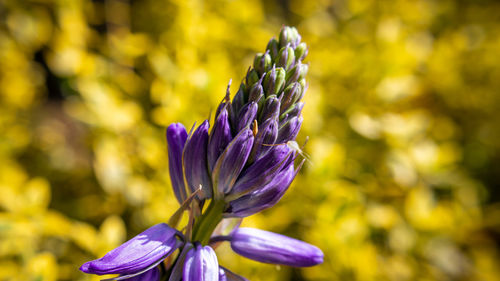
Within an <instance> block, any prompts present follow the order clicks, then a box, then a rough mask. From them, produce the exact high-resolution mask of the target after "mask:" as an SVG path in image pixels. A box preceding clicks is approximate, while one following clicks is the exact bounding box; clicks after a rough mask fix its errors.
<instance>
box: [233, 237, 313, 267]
mask: <svg viewBox="0 0 500 281" xmlns="http://www.w3.org/2000/svg"><path fill="white" fill-rule="evenodd" d="M231 248H232V249H233V251H235V252H236V253H238V254H240V255H242V256H244V257H246V258H249V259H253V260H256V261H260V262H265V263H273V264H283V265H289V266H298V267H305V266H313V265H317V264H320V263H322V262H323V252H322V251H321V250H320V249H319V248H318V247H316V246H313V245H311V244H308V243H306V242H303V241H300V240H297V239H293V238H290V237H287V236H284V235H281V234H277V233H273V232H269V231H264V230H260V229H255V228H239V229H237V230H236V231H235V232H234V233H233V235H232V240H231Z"/></svg>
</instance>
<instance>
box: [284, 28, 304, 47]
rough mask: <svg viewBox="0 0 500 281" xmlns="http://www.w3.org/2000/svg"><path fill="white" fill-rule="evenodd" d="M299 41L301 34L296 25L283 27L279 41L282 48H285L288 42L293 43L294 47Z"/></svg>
mask: <svg viewBox="0 0 500 281" xmlns="http://www.w3.org/2000/svg"><path fill="white" fill-rule="evenodd" d="M299 42H300V35H299V32H298V31H297V29H296V28H295V27H288V26H285V27H283V28H282V29H281V32H280V42H279V43H280V44H279V46H280V48H283V47H285V46H286V45H288V44H291V46H292V47H296V46H297V45H298V44H299Z"/></svg>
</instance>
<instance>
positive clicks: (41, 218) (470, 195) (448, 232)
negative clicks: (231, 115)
mask: <svg viewBox="0 0 500 281" xmlns="http://www.w3.org/2000/svg"><path fill="white" fill-rule="evenodd" d="M499 15H500V3H498V2H497V1H494V0H493V1H447V0H444V1H437V0H435V1H431V0H419V1H401V0H397V1H360V0H352V1H347V0H339V1H334V0H332V1H328V0H317V1H302V0H284V1H256V0H252V1H240V0H234V1H222V0H221V1H207V2H205V1H196V0H190V1H180V0H171V1H168V0H144V1H132V0H101V1H89V0H33V1H27V0H24V1H15V0H11V1H9V0H4V1H0V132H1V133H0V134H1V135H0V280H99V278H98V277H95V276H88V275H84V274H82V273H80V272H79V271H78V270H77V269H78V267H79V266H80V265H81V264H82V263H83V262H84V261H87V260H90V259H94V258H97V257H100V256H101V255H103V254H104V253H106V252H107V251H109V250H110V249H112V248H114V247H116V246H117V245H119V244H120V243H122V242H123V241H125V240H126V239H127V238H130V237H132V236H134V235H135V234H137V233H139V232H140V231H142V230H144V229H145V228H147V227H149V226H151V225H153V224H154V223H158V222H164V221H167V219H168V218H169V216H170V215H171V214H172V213H173V212H174V211H175V209H176V208H177V202H176V200H175V199H174V196H173V194H172V191H171V186H170V181H169V178H168V167H167V159H166V141H165V140H164V130H165V127H166V126H167V125H168V124H170V123H172V122H177V121H180V122H183V123H184V124H186V126H187V127H190V126H191V125H192V124H193V123H194V122H195V121H198V122H200V121H201V120H203V119H205V118H206V117H207V116H208V115H209V113H210V110H214V109H215V106H216V105H217V104H218V102H219V101H220V100H221V99H222V97H223V95H224V92H225V88H226V85H227V82H228V80H229V79H230V78H232V79H233V80H234V81H236V82H238V80H239V79H241V78H242V77H244V75H245V72H246V70H247V67H248V66H249V65H250V64H251V62H252V59H253V55H254V54H255V53H256V52H259V51H262V50H264V48H265V46H266V44H267V41H268V40H269V39H270V38H271V37H272V36H273V35H277V34H278V32H279V29H280V27H281V25H282V24H287V25H294V26H296V27H297V28H298V30H299V32H300V33H301V34H302V36H303V40H304V41H305V42H307V44H308V45H309V46H310V50H309V56H308V58H307V59H306V61H307V62H309V63H310V75H309V78H308V81H309V90H308V93H307V95H306V96H305V103H306V107H305V109H304V112H303V114H304V124H303V129H302V132H301V134H300V137H299V140H300V141H301V142H302V141H304V139H305V137H306V136H309V138H310V141H309V143H308V145H307V146H306V148H305V151H306V152H307V153H308V154H310V156H311V162H312V163H311V164H309V163H308V164H306V166H305V167H304V168H303V169H302V171H301V174H300V175H299V176H298V178H297V179H296V181H295V183H294V184H293V185H292V187H291V189H290V191H289V192H288V193H287V195H285V197H284V199H283V200H282V201H281V202H280V203H279V204H278V205H277V206H276V207H274V208H272V209H270V210H267V211H265V212H263V213H262V214H259V215H255V216H252V217H250V218H248V219H246V220H245V222H244V224H246V225H250V226H257V227H259V228H262V229H266V230H271V231H276V232H280V233H283V234H287V235H289V236H292V237H296V238H299V239H303V240H305V241H308V242H310V243H313V244H316V245H318V246H319V247H320V248H322V249H323V251H324V252H325V262H324V264H322V265H320V266H317V267H313V268H307V269H292V268H288V267H276V266H271V265H262V264H259V263H256V262H252V261H249V260H246V259H244V258H240V257H238V256H237V255H236V254H234V253H232V251H231V250H230V249H229V247H227V245H226V246H223V247H220V248H219V249H218V250H217V251H218V256H219V260H220V263H221V264H222V265H225V266H227V267H228V268H231V269H232V270H233V271H235V272H238V273H240V274H242V275H244V276H246V277H247V278H249V279H251V280H499V278H500V266H499V263H500V262H499V260H500V256H499V254H500V253H499V248H498V243H499V241H500V238H499V237H500V205H499V204H500V203H499V198H500V191H499V190H500V189H499V187H500V177H499V175H500V142H499V141H498V140H499V139H500V125H499V124H500V95H499V92H498V91H499V89H500V67H499V65H500V36H499V35H500V17H499ZM237 87H238V83H233V86H232V87H231V88H232V92H233V93H234V92H235V90H236V89H237Z"/></svg>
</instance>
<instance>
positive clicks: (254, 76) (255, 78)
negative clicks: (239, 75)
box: [247, 69, 259, 85]
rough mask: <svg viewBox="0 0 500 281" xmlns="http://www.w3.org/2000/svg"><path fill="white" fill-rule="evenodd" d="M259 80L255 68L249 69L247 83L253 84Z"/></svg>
mask: <svg viewBox="0 0 500 281" xmlns="http://www.w3.org/2000/svg"><path fill="white" fill-rule="evenodd" d="M257 81H259V74H258V73H257V71H256V70H255V69H252V70H250V71H249V72H248V73H247V85H253V84H255V83H256V82H257Z"/></svg>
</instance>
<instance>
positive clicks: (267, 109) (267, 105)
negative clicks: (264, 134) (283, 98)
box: [259, 95, 280, 123]
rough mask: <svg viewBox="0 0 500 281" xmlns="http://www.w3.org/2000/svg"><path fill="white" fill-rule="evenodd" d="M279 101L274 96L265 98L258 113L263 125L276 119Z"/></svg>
mask: <svg viewBox="0 0 500 281" xmlns="http://www.w3.org/2000/svg"><path fill="white" fill-rule="evenodd" d="M279 110H280V100H279V99H278V98H276V96H275V95H272V96H269V97H267V98H266V100H265V102H264V105H263V106H262V111H261V112H260V116H259V120H260V121H261V122H262V123H263V122H265V121H266V120H269V119H276V118H278V116H279V113H280V111H279Z"/></svg>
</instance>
